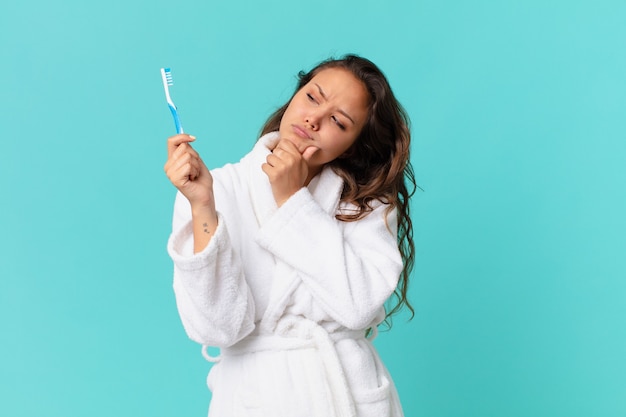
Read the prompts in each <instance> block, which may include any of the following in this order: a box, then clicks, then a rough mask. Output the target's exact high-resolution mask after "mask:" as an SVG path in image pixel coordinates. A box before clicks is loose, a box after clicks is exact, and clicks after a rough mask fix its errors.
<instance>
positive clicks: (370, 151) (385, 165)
mask: <svg viewBox="0 0 626 417" xmlns="http://www.w3.org/2000/svg"><path fill="white" fill-rule="evenodd" d="M327 68H343V69H346V70H348V71H350V72H351V73H352V74H353V75H354V76H355V77H356V78H357V79H359V80H361V81H362V82H363V84H364V85H365V87H366V88H367V91H368V93H369V98H370V100H369V108H368V112H369V114H368V119H367V122H366V124H365V126H364V127H363V130H362V131H361V133H360V134H359V136H358V138H357V139H356V141H355V142H354V144H353V145H352V147H351V148H350V149H348V151H346V153H345V154H344V155H343V156H341V157H339V158H337V159H335V160H334V161H332V162H329V163H328V165H329V166H331V167H332V168H333V170H334V171H335V172H336V173H337V174H338V175H339V176H340V177H342V178H343V180H344V189H343V193H342V195H341V201H343V202H349V203H352V204H354V205H355V206H356V207H357V210H356V211H355V212H354V214H337V215H336V218H337V219H338V220H341V221H347V222H349V221H356V220H359V219H361V218H362V217H364V216H366V215H367V214H369V213H370V212H371V211H372V210H373V207H372V202H374V201H375V200H378V201H381V202H383V203H386V204H389V207H388V209H387V210H388V212H389V211H391V210H393V209H396V210H397V213H398V236H397V238H398V248H399V249H400V254H401V256H402V261H403V270H402V273H401V274H400V279H399V282H398V286H397V287H396V290H395V292H394V297H392V299H391V302H390V304H389V306H388V309H387V311H388V312H387V324H388V325H389V326H391V320H390V318H391V316H392V315H393V314H395V313H397V312H398V311H400V309H401V308H402V307H403V306H405V307H407V308H408V309H409V311H410V312H411V317H410V318H413V316H414V314H415V312H414V310H413V307H412V306H411V304H410V303H409V300H408V298H407V291H408V287H409V276H410V273H411V269H412V268H413V264H414V261H415V246H414V243H413V224H412V222H411V217H410V206H409V198H410V197H411V196H412V195H413V193H414V192H415V188H416V186H415V176H414V174H413V168H412V166H411V162H410V160H409V145H410V142H411V133H410V122H409V118H408V116H407V114H406V111H405V110H404V108H403V107H402V106H401V105H400V103H399V102H398V100H396V98H395V96H394V94H393V92H392V90H391V87H390V86H389V83H388V82H387V79H386V77H385V75H384V74H383V73H382V71H381V70H380V69H379V68H378V67H377V66H376V65H375V64H374V63H373V62H371V61H369V60H368V59H365V58H362V57H359V56H357V55H345V56H343V57H342V58H339V59H334V58H330V59H328V60H326V61H323V62H321V63H320V64H318V65H317V66H316V67H315V68H313V69H312V70H310V71H309V72H304V71H300V72H299V73H298V84H297V86H296V89H295V91H294V95H295V94H296V93H297V92H298V91H299V90H300V89H301V88H302V87H304V86H305V85H306V84H307V83H308V82H309V81H311V79H312V78H313V77H314V76H315V75H316V74H317V73H319V72H320V71H322V70H324V69H327ZM292 97H293V96H292ZM290 101H291V99H290V100H289V101H288V102H287V103H285V104H284V105H283V106H282V107H280V108H279V109H278V110H276V111H275V112H274V113H273V114H272V115H271V116H270V117H269V118H268V120H267V121H266V122H265V125H264V126H263V128H262V130H261V135H264V134H266V133H269V132H273V131H277V130H278V129H279V126H280V121H281V119H282V117H283V115H284V114H285V110H286V109H287V106H289V102H290Z"/></svg>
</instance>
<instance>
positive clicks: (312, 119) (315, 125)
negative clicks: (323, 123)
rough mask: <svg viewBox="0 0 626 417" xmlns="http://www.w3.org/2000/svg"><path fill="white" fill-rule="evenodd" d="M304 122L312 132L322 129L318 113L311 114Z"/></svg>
mask: <svg viewBox="0 0 626 417" xmlns="http://www.w3.org/2000/svg"><path fill="white" fill-rule="evenodd" d="M304 121H305V123H306V124H307V125H308V126H309V127H310V128H311V130H317V129H319V127H320V116H319V115H318V114H316V113H311V114H309V115H308V116H307V117H306V118H305V119H304Z"/></svg>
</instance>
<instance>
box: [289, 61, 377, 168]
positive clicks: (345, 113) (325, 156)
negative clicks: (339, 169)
mask: <svg viewBox="0 0 626 417" xmlns="http://www.w3.org/2000/svg"><path fill="white" fill-rule="evenodd" d="M368 100H369V95H368V93H367V90H366V88H365V86H364V85H363V83H362V82H361V81H360V80H359V79H357V78H356V77H355V76H354V75H352V73H351V72H350V71H348V70H345V69H343V68H327V69H324V70H321V71H320V72H319V73H317V74H316V75H315V76H314V77H313V78H312V79H311V81H310V82H309V83H308V84H306V85H305V86H304V87H302V88H301V89H300V90H299V91H298V92H297V93H296V94H295V95H294V96H293V98H292V99H291V101H290V102H289V105H288V107H287V110H286V111H285V114H284V115H283V118H282V119H281V121H280V128H279V132H280V137H281V138H285V139H289V140H290V141H292V142H293V143H294V144H295V145H296V146H297V147H298V149H299V150H300V152H301V153H302V152H304V150H305V149H306V148H308V147H310V146H313V147H316V148H318V150H317V151H316V152H315V153H314V154H313V156H312V157H311V158H310V159H309V160H308V164H309V170H310V171H312V172H313V173H315V174H316V173H317V172H319V171H320V170H321V168H322V167H323V166H324V164H326V163H328V162H331V161H333V160H335V159H336V158H337V157H339V156H341V155H342V154H343V153H344V152H345V151H347V150H348V149H349V148H350V146H352V144H353V143H354V142H355V140H356V138H357V137H358V136H359V134H360V133H361V130H362V128H363V126H364V125H365V122H366V121H367V116H368Z"/></svg>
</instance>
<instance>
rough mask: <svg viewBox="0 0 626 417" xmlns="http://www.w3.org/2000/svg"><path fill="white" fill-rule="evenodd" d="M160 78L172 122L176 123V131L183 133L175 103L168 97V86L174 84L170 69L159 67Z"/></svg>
mask: <svg viewBox="0 0 626 417" xmlns="http://www.w3.org/2000/svg"><path fill="white" fill-rule="evenodd" d="M161 78H162V79H163V88H164V89H165V99H166V100H167V105H168V106H169V108H170V111H171V112H172V116H173V117H174V123H175V124H176V133H185V132H184V131H183V125H181V124H180V117H178V111H177V109H176V105H175V104H174V102H173V101H172V98H171V97H170V86H171V85H174V80H173V79H172V71H171V70H170V69H169V68H161Z"/></svg>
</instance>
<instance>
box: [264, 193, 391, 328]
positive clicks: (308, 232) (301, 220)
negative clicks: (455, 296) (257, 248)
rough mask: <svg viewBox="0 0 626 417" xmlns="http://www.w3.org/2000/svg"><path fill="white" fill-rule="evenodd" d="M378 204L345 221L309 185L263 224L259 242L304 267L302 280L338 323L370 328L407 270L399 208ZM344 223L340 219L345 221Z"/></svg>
mask: <svg viewBox="0 0 626 417" xmlns="http://www.w3.org/2000/svg"><path fill="white" fill-rule="evenodd" d="M386 208H387V206H386V205H384V204H379V205H378V206H377V207H376V208H375V209H374V210H373V211H372V212H370V213H369V214H368V215H367V216H365V217H364V218H362V219H360V220H358V221H355V222H340V221H339V220H337V219H335V217H334V216H333V215H331V214H329V213H327V212H326V211H325V210H324V209H323V208H322V207H320V205H319V204H318V203H317V202H316V201H315V199H314V198H313V196H312V195H311V193H310V192H309V190H308V189H307V188H302V189H301V190H299V191H298V192H297V193H296V194H294V195H293V196H292V197H291V198H289V200H287V201H286V202H285V203H284V204H283V205H282V206H281V207H280V209H279V210H278V211H277V212H276V213H275V214H274V216H273V217H272V218H271V219H270V220H269V221H268V222H267V223H265V224H264V225H263V227H262V228H261V229H260V233H259V235H258V236H257V242H258V243H259V244H260V245H261V246H263V247H264V248H266V249H267V250H268V251H270V252H271V253H272V254H274V256H276V257H277V258H279V259H281V260H282V261H284V262H285V263H287V264H288V265H290V266H291V267H293V268H294V269H296V270H297V271H299V272H300V276H301V278H302V282H303V285H305V286H306V288H307V289H308V290H309V291H310V293H311V294H312V296H313V298H314V299H315V300H316V301H317V302H318V303H319V304H320V306H321V307H322V308H323V309H324V310H325V311H326V312H327V313H328V314H329V315H330V316H331V317H332V318H333V319H334V320H336V321H337V322H338V323H339V324H341V325H343V326H345V327H347V328H350V329H364V328H367V327H368V326H369V325H371V323H372V322H373V321H374V320H375V317H376V315H377V313H378V312H379V311H380V307H381V306H382V305H383V304H384V302H385V300H387V298H388V297H389V296H390V295H391V294H392V293H393V291H394V290H395V288H396V286H397V283H398V279H399V276H400V273H401V271H402V259H401V256H400V252H399V250H398V244H397V238H396V231H397V215H396V212H395V210H393V211H391V212H390V213H389V214H388V215H387V216H386V215H385V211H386ZM340 223H341V224H340Z"/></svg>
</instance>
